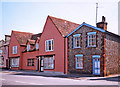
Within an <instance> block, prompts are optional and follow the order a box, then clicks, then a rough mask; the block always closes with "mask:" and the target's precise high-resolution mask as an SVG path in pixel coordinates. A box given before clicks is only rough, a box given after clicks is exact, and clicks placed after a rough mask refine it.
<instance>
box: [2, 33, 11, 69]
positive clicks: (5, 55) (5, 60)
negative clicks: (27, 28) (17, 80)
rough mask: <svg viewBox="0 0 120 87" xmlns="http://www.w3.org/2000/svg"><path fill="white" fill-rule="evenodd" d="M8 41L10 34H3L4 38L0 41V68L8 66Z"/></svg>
mask: <svg viewBox="0 0 120 87" xmlns="http://www.w3.org/2000/svg"><path fill="white" fill-rule="evenodd" d="M9 42H10V35H5V40H1V41H0V68H9V59H8V51H9V49H8V48H9Z"/></svg>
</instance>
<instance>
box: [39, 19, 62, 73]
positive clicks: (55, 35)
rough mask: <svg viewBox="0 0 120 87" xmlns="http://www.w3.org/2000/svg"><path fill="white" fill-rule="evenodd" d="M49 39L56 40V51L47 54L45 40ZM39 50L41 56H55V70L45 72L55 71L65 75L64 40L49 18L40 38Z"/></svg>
mask: <svg viewBox="0 0 120 87" xmlns="http://www.w3.org/2000/svg"><path fill="white" fill-rule="evenodd" d="M49 39H54V41H53V42H54V51H50V52H45V40H49ZM39 48H40V49H39V55H49V54H55V67H54V70H44V71H55V72H63V73H64V38H63V37H62V35H61V34H60V33H59V31H58V30H57V28H56V27H55V25H54V24H53V23H52V21H51V20H50V18H49V17H48V18H47V21H46V24H45V27H44V30H43V33H42V35H41V38H40V42H39Z"/></svg>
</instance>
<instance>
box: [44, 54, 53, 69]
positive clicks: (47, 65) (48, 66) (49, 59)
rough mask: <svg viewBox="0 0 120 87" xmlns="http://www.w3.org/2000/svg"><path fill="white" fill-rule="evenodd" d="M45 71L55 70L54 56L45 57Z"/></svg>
mask: <svg viewBox="0 0 120 87" xmlns="http://www.w3.org/2000/svg"><path fill="white" fill-rule="evenodd" d="M44 69H54V56H45V57H44Z"/></svg>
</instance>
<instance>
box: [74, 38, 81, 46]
mask: <svg viewBox="0 0 120 87" xmlns="http://www.w3.org/2000/svg"><path fill="white" fill-rule="evenodd" d="M74 38H75V47H80V36H76V37H74Z"/></svg>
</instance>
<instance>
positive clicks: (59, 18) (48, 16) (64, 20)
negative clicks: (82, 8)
mask: <svg viewBox="0 0 120 87" xmlns="http://www.w3.org/2000/svg"><path fill="white" fill-rule="evenodd" d="M48 17H52V18H56V19H59V20H63V21H67V22H70V23H74V24H78V23H75V22H72V21H68V20H66V19H62V18H58V17H53V16H50V15H48ZM78 25H80V24H78Z"/></svg>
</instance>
